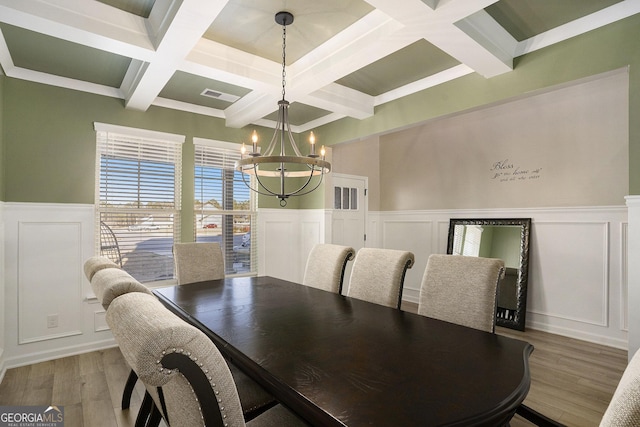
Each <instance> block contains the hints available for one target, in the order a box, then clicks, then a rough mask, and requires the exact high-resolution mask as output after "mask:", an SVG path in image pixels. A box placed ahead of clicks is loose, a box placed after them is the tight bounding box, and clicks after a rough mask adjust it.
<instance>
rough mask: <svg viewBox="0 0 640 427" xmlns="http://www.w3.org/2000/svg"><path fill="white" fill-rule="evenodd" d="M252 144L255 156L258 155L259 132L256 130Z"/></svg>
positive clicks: (252, 135)
mask: <svg viewBox="0 0 640 427" xmlns="http://www.w3.org/2000/svg"><path fill="white" fill-rule="evenodd" d="M251 143H252V144H253V154H258V132H256V131H255V130H254V131H253V133H252V134H251Z"/></svg>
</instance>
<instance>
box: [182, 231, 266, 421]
mask: <svg viewBox="0 0 640 427" xmlns="http://www.w3.org/2000/svg"><path fill="white" fill-rule="evenodd" d="M173 259H174V265H175V273H176V279H177V280H178V285H187V284H189V283H196V282H202V281H205V280H217V279H224V257H223V256H222V249H221V248H220V244H219V243H215V242H213V243H211V242H195V243H193V242H191V243H176V244H174V245H173ZM228 364H229V368H230V369H231V373H232V374H233V376H234V378H235V381H236V384H237V385H238V390H239V392H240V400H241V401H242V408H243V411H244V414H245V418H246V419H251V418H252V417H253V416H255V414H258V413H260V412H261V411H263V410H265V409H267V408H269V407H271V406H273V405H274V404H275V403H276V402H275V399H274V398H273V396H272V395H271V394H269V393H267V391H266V390H265V389H264V388H263V387H261V386H260V385H259V384H258V383H257V382H255V381H253V380H252V379H251V378H249V377H248V376H247V375H246V374H245V373H244V372H242V371H241V370H240V369H238V368H237V367H236V366H235V365H234V364H233V363H231V362H228Z"/></svg>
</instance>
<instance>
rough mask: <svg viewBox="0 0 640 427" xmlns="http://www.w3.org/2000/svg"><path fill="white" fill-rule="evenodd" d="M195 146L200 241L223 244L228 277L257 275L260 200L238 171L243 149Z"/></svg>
mask: <svg viewBox="0 0 640 427" xmlns="http://www.w3.org/2000/svg"><path fill="white" fill-rule="evenodd" d="M193 142H194V145H195V162H194V163H195V201H194V212H195V228H196V232H195V235H196V241H197V242H218V243H220V246H221V247H222V253H223V255H224V261H225V270H226V271H225V273H226V274H227V275H233V274H251V273H255V272H257V262H256V258H257V257H256V253H255V247H256V245H255V238H256V236H255V233H252V229H253V225H254V224H255V218H256V205H257V199H256V194H255V193H254V192H252V191H251V190H249V188H247V186H246V185H245V183H244V181H243V178H242V174H241V173H240V172H237V171H235V170H234V165H235V161H236V160H238V159H239V158H240V149H239V146H238V145H237V144H231V143H225V142H220V141H211V140H205V139H200V138H194V141H193ZM246 179H250V178H246Z"/></svg>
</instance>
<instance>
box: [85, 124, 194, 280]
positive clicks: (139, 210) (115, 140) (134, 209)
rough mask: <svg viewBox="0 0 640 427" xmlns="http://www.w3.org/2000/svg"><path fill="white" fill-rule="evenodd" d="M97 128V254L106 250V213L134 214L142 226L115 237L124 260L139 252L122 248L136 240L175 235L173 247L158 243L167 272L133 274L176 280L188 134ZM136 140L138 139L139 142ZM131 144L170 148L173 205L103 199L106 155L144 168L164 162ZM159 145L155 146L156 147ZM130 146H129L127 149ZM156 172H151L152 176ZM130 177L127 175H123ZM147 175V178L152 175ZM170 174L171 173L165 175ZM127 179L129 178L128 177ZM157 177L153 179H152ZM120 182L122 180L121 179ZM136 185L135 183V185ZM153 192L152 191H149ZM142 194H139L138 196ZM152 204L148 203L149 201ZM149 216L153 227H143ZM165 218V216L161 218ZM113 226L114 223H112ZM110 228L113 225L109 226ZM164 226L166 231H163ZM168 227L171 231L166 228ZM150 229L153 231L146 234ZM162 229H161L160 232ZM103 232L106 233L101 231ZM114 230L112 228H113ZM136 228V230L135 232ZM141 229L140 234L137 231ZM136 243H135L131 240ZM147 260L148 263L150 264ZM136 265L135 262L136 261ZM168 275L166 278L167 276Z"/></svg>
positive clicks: (142, 182)
mask: <svg viewBox="0 0 640 427" xmlns="http://www.w3.org/2000/svg"><path fill="white" fill-rule="evenodd" d="M94 130H95V132H96V170H95V173H96V175H95V176H96V177H95V218H96V221H95V224H94V230H95V237H96V238H95V242H96V244H95V246H96V249H95V252H96V254H101V253H102V252H103V251H102V249H103V247H102V240H103V236H102V234H103V233H104V230H105V228H104V224H103V222H102V218H103V216H109V215H113V216H115V217H116V218H117V217H118V216H132V217H134V218H136V226H137V225H140V227H136V228H133V227H134V226H129V227H128V229H129V232H130V233H127V236H126V238H125V237H124V234H125V231H124V230H123V229H124V227H120V228H121V230H116V231H115V233H114V236H115V238H116V244H117V245H118V246H119V248H118V251H119V257H120V259H121V260H122V259H124V258H126V257H127V254H130V253H132V252H135V251H127V250H126V249H125V250H122V248H123V247H124V248H126V246H127V245H133V244H134V243H135V241H136V239H146V240H143V241H151V240H154V239H155V240H156V241H160V240H159V239H163V240H164V239H166V237H170V238H171V247H170V248H168V247H165V246H166V243H161V244H158V245H157V246H154V249H157V248H159V250H161V252H162V255H161V256H162V260H161V261H162V264H163V267H162V270H163V274H161V275H159V276H158V275H156V276H155V277H154V278H152V279H150V278H149V277H150V276H148V274H149V273H150V272H152V270H151V269H149V271H147V269H146V268H142V269H140V271H139V275H138V277H136V273H133V272H131V271H130V273H132V276H134V278H136V279H137V280H139V281H141V282H143V283H145V284H147V285H152V286H153V284H154V283H166V282H167V281H175V277H174V273H173V251H172V248H173V244H174V243H175V242H179V241H180V239H181V224H180V222H181V212H182V172H183V171H182V155H183V154H182V151H183V144H184V142H185V139H186V137H185V136H184V135H177V134H171V133H166V132H158V131H152V130H146V129H139V128H131V127H126V126H119V125H112V124H105V123H99V122H95V123H94ZM136 140H138V142H137V143H136ZM128 143H131V148H133V149H134V150H138V151H141V150H143V149H144V148H146V147H152V148H155V147H158V148H159V149H160V150H166V152H167V153H168V154H167V156H168V157H167V160H170V161H168V162H167V164H171V165H172V167H173V186H174V187H173V198H172V202H169V203H170V204H172V206H171V207H167V206H164V207H163V206H162V202H163V201H162V200H158V202H161V203H158V205H159V206H158V207H149V206H148V204H147V205H145V206H141V205H139V204H138V205H137V206H135V205H131V204H129V205H128V206H124V203H123V206H108V205H105V203H104V202H105V200H103V193H102V186H101V184H102V182H103V172H104V170H103V156H104V155H105V154H107V155H114V154H115V156H116V158H118V157H120V158H121V159H122V160H125V159H129V160H131V161H133V163H135V162H138V167H140V166H141V165H142V164H143V163H144V162H147V163H148V164H149V165H157V164H162V163H163V162H164V160H159V159H156V158H154V156H153V152H152V154H149V153H146V154H145V153H142V154H136V155H129V153H128V152H127V151H128V148H129V147H127V144H128ZM154 145H155V147H154ZM125 147H126V148H125ZM150 175H152V174H151V173H149V176H150ZM123 176H126V174H123ZM141 176H144V175H139V177H138V180H137V184H136V185H137V188H138V189H140V188H141V187H143V186H144V185H149V184H148V183H147V184H145V180H143V179H141V178H140V177H141ZM149 176H147V178H149ZM164 176H165V177H166V176H169V175H164ZM121 179H123V181H126V180H125V179H124V178H121ZM152 179H153V178H152ZM114 182H118V180H117V179H114ZM118 183H119V182H118ZM134 187H135V186H133V185H132V187H131V188H134ZM147 191H149V190H147ZM139 192H140V193H144V191H139ZM138 197H139V196H138ZM136 201H137V202H138V203H139V202H140V201H141V199H140V198H138V199H137V200H136ZM147 203H148V202H147ZM144 216H147V217H149V218H152V220H151V224H152V226H149V227H143V226H142V225H144V223H142V222H140V224H137V223H138V218H144ZM160 218H161V219H160ZM155 219H160V220H159V221H160V222H161V224H162V225H157V224H155V223H154V220H155ZM111 225H113V223H112V224H111ZM107 228H109V227H107ZM160 228H163V230H159V229H160ZM165 228H167V229H168V230H169V231H167V230H164V229H165ZM145 230H147V231H149V233H146V234H145V233H144V231H145ZM156 230H158V231H156ZM101 231H102V232H101ZM109 231H111V230H109ZM132 231H133V232H132ZM135 231H137V234H136V233H135ZM118 235H119V236H120V243H117V242H118ZM131 242H134V243H131ZM146 262H147V261H145V262H144V265H145V267H146ZM132 264H135V263H132ZM139 264H140V265H143V262H142V261H140V262H139ZM122 267H123V268H124V269H125V270H126V263H125V264H123V265H122ZM165 277H166V278H165Z"/></svg>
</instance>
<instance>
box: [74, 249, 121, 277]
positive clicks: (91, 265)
mask: <svg viewBox="0 0 640 427" xmlns="http://www.w3.org/2000/svg"><path fill="white" fill-rule="evenodd" d="M105 268H120V266H119V265H118V264H116V263H115V262H113V261H111V260H110V259H109V258H107V257H105V256H101V255H96V256H92V257H91V258H89V259H87V260H86V261H85V262H84V265H83V269H84V275H85V276H86V277H87V280H89V282H91V279H93V275H94V274H96V273H97V272H98V271H100V270H102V269H105Z"/></svg>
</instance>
